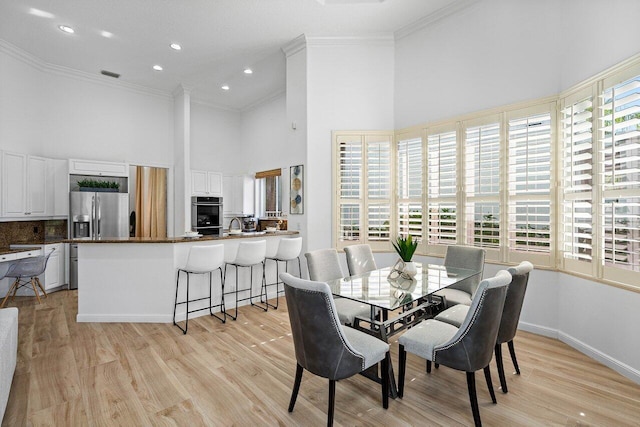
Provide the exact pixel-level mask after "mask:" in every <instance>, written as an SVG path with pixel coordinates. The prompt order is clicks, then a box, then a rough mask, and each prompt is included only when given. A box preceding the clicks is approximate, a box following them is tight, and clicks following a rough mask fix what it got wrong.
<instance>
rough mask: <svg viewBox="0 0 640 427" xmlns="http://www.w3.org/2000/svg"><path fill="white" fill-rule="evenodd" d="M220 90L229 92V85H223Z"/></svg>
mask: <svg viewBox="0 0 640 427" xmlns="http://www.w3.org/2000/svg"><path fill="white" fill-rule="evenodd" d="M220 89H222V90H229V85H222V86H220Z"/></svg>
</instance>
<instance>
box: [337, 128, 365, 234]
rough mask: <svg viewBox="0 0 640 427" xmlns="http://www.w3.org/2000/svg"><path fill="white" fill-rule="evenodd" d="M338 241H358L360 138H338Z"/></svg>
mask: <svg viewBox="0 0 640 427" xmlns="http://www.w3.org/2000/svg"><path fill="white" fill-rule="evenodd" d="M337 143H338V165H339V167H338V180H339V184H338V193H339V213H338V241H340V242H358V241H360V224H361V222H362V218H361V212H362V200H361V197H362V169H363V161H364V158H363V155H362V138H361V137H360V136H355V137H350V136H345V137H339V138H338V142H337Z"/></svg>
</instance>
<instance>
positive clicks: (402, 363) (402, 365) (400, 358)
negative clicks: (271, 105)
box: [398, 345, 407, 399]
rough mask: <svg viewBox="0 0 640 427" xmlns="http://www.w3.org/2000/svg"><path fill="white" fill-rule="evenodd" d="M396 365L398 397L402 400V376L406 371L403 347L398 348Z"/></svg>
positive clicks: (405, 355)
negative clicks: (397, 365)
mask: <svg viewBox="0 0 640 427" xmlns="http://www.w3.org/2000/svg"><path fill="white" fill-rule="evenodd" d="M398 364H399V367H398V397H399V398H401V399H402V395H403V394H404V374H405V371H406V369H407V352H406V351H405V349H404V346H403V345H400V346H399V351H398Z"/></svg>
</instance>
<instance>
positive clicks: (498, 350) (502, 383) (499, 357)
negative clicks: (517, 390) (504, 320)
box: [495, 344, 509, 393]
mask: <svg viewBox="0 0 640 427" xmlns="http://www.w3.org/2000/svg"><path fill="white" fill-rule="evenodd" d="M495 354H496V365H497V366H498V377H500V387H501V388H502V392H503V393H508V392H509V389H507V379H506V377H505V376H504V365H503V363H502V344H496V347H495Z"/></svg>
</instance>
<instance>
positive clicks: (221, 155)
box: [191, 102, 242, 172]
mask: <svg viewBox="0 0 640 427" xmlns="http://www.w3.org/2000/svg"><path fill="white" fill-rule="evenodd" d="M241 149H242V137H241V134H240V113H238V112H234V111H228V110H223V109H219V108H215V107H211V106H208V105H204V104H200V103H197V102H191V168H192V169H199V170H209V171H219V172H234V171H235V169H236V168H237V167H238V166H239V164H240V163H242V162H241V161H240V160H241V159H240V156H239V154H240V150H241Z"/></svg>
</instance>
